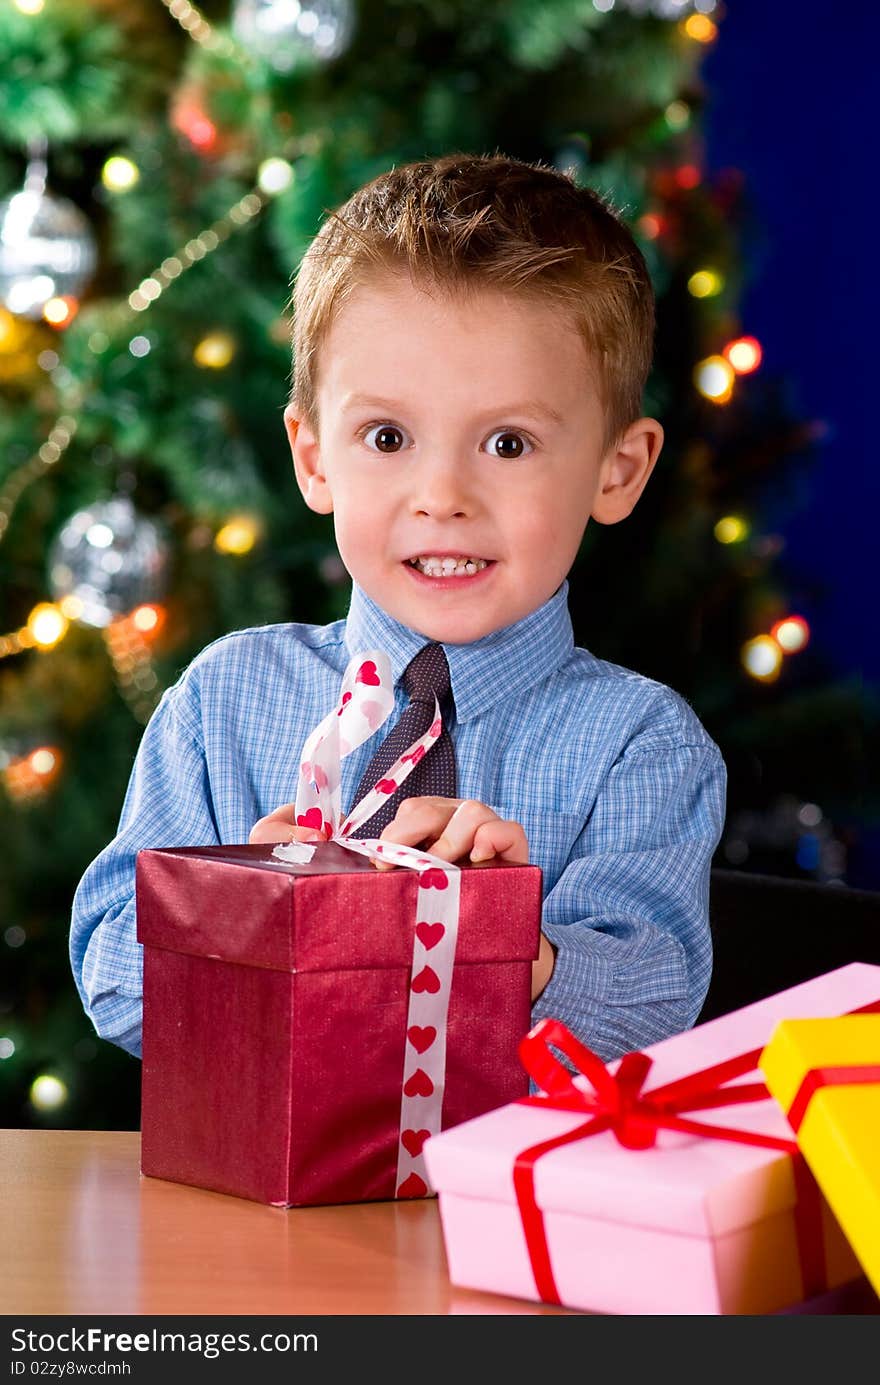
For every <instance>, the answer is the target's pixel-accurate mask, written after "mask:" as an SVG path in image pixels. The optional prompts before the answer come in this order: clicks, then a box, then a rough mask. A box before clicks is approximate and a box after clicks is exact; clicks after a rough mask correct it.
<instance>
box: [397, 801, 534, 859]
mask: <svg viewBox="0 0 880 1385" xmlns="http://www.w3.org/2000/svg"><path fill="white" fill-rule="evenodd" d="M379 840H380V841H383V842H395V843H396V844H397V845H398V846H420V847H422V849H423V850H424V851H430V853H431V855H432V856H439V857H440V859H441V860H442V861H463V860H470V861H473V862H474V864H477V863H479V862H481V861H491V860H493V859H494V858H495V857H496V856H497V857H498V858H499V860H502V861H512V862H515V863H518V864H520V865H526V864H527V863H528V859H529V844H528V842H527V841H526V834H525V832H524V831H523V829H522V828H521V827H520V825H519V823H518V822H507V821H505V819H504V818H500V817H499V816H498V814H497V813H493V812H492V809H491V808H487V807H486V805H485V803H478V802H477V801H476V799H474V798H429V797H425V798H405V799H404V800H403V802H402V803H401V805H400V807H399V808H398V810H397V816H396V817H394V818H392V820H391V821H390V822H389V824H388V826H387V827H386V828H385V831H384V832H383V833H382V835H381V837H380V838H379ZM376 864H377V866H378V869H379V870H390V869H393V867H392V866H390V865H388V864H386V863H384V862H377V863H376Z"/></svg>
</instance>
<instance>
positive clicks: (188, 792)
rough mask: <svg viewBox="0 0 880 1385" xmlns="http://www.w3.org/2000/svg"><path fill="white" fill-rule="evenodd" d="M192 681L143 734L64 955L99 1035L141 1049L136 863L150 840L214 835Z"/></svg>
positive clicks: (171, 696)
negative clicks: (113, 826)
mask: <svg viewBox="0 0 880 1385" xmlns="http://www.w3.org/2000/svg"><path fill="white" fill-rule="evenodd" d="M191 682H192V680H191V678H190V677H189V676H188V675H184V677H183V679H181V681H180V682H179V683H177V684H176V685H175V686H174V687H173V688H171V689H169V690H168V692H166V693H165V695H164V697H163V698H162V701H161V702H160V704H159V706H158V707H157V709H156V711H155V713H154V714H153V717H152V719H151V720H150V723H149V725H148V726H147V729H146V731H145V732H144V735H143V739H142V741H141V745H140V749H139V750H138V754H137V758H136V760H135V763H134V768H133V770H132V774H131V779H130V781H129V785H128V791H127V793H126V796H125V802H124V804H123V808H122V816H121V818H120V822H119V830H118V832H117V834H116V836H115V837H114V839H113V841H112V842H111V843H110V844H109V846H107V847H105V849H104V850H103V851H102V852H101V854H100V855H99V856H97V857H96V859H95V860H94V861H93V862H92V864H91V865H90V866H89V868H88V870H87V871H86V873H85V875H84V876H83V878H82V880H81V881H80V883H79V886H78V888H77V891H76V894H75V896H74V901H73V912H72V919H71V929H70V961H71V966H72V968H73V975H74V980H75V982H76V986H77V989H78V991H79V994H80V998H81V999H82V1002H83V1005H84V1007H85V1010H86V1013H87V1014H88V1016H89V1018H90V1019H91V1021H92V1023H93V1024H94V1026H95V1029H96V1031H97V1032H98V1034H99V1035H100V1036H101V1037H102V1038H104V1039H109V1040H110V1042H111V1043H114V1044H118V1045H119V1046H120V1048H124V1049H126V1050H127V1051H128V1052H129V1053H132V1054H134V1055H135V1056H136V1057H140V1056H141V1015H142V995H143V947H142V945H141V944H140V943H139V942H138V941H137V929H136V920H135V861H136V857H137V853H138V851H141V850H143V849H144V848H151V847H153V848H154V847H166V846H206V845H214V844H216V843H217V842H218V841H219V837H218V833H217V826H216V823H215V820H214V814H213V809H212V804H211V794H210V786H209V782H208V774H207V768H206V763H205V756H204V751H203V748H202V745H201V740H200V736H199V716H198V712H197V711H196V710H195V708H194V707H193V706H192V705H191V703H192V700H193V695H192V691H191Z"/></svg>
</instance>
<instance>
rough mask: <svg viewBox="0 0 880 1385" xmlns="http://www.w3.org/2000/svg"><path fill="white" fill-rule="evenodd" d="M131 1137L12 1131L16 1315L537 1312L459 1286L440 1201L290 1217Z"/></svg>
mask: <svg viewBox="0 0 880 1385" xmlns="http://www.w3.org/2000/svg"><path fill="white" fill-rule="evenodd" d="M139 1166H140V1135H139V1134H138V1133H137V1132H129V1131H94V1130H0V1285H2V1286H3V1288H2V1300H3V1307H2V1312H3V1313H5V1314H12V1313H41V1314H48V1313H57V1314H83V1313H101V1314H107V1313H143V1314H165V1313H169V1314H181V1313H211V1314H221V1313H222V1314H235V1313H240V1314H264V1313H275V1314H290V1315H299V1314H303V1315H305V1314H310V1313H323V1314H332V1313H340V1314H348V1313H356V1314H377V1315H378V1314H502V1313H503V1314H531V1313H562V1312H564V1310H562V1309H554V1308H549V1307H543V1306H542V1305H540V1304H530V1303H524V1302H520V1301H518V1300H516V1299H509V1298H501V1297H496V1296H494V1295H490V1294H479V1293H472V1292H469V1291H466V1290H459V1289H455V1288H454V1287H453V1286H452V1285H451V1284H450V1283H449V1278H448V1275H447V1272H446V1260H445V1256H444V1251H443V1238H442V1235H441V1231H440V1219H439V1215H438V1211H437V1203H436V1201H435V1200H434V1199H431V1200H429V1201H425V1202H405V1203H395V1202H381V1203H379V1202H374V1203H365V1204H362V1205H360V1206H347V1207H304V1208H297V1209H293V1210H287V1211H285V1210H282V1209H279V1208H275V1207H263V1206H261V1205H260V1204H258V1203H255V1202H245V1201H243V1200H242V1199H241V1198H235V1197H224V1196H222V1195H221V1194H219V1193H209V1192H204V1191H202V1190H200V1189H198V1188H187V1187H184V1186H183V1185H182V1184H178V1183H166V1182H163V1181H162V1180H160V1179H155V1178H144V1177H142V1176H141V1174H140V1167H139Z"/></svg>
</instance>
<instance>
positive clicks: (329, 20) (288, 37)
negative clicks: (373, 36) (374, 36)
mask: <svg viewBox="0 0 880 1385" xmlns="http://www.w3.org/2000/svg"><path fill="white" fill-rule="evenodd" d="M353 30H354V5H353V3H352V0H235V4H234V6H233V11H232V32H233V33H234V34H235V36H236V38H237V39H238V41H239V43H240V44H241V45H242V47H243V48H246V49H247V50H248V52H249V53H253V54H254V55H255V56H256V57H259V58H263V59H264V60H265V61H266V62H267V63H268V64H269V65H270V67H274V68H275V71H276V72H293V71H294V70H295V69H296V68H298V67H301V66H305V65H307V64H309V63H314V62H315V61H318V62H331V61H332V60H333V59H334V58H338V57H339V56H340V54H341V53H344V52H345V50H346V49H347V48H348V45H349V43H350V42H351V36H352V32H353Z"/></svg>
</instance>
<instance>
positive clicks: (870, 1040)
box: [760, 1015, 880, 1291]
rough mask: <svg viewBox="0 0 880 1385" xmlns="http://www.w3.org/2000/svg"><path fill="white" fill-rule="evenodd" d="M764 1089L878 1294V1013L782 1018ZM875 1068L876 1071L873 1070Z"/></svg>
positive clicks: (765, 1066) (764, 1059) (768, 1055)
mask: <svg viewBox="0 0 880 1385" xmlns="http://www.w3.org/2000/svg"><path fill="white" fill-rule="evenodd" d="M760 1066H761V1069H762V1071H763V1073H764V1076H765V1078H766V1080H767V1086H768V1087H769V1089H770V1091H771V1092H772V1094H773V1096H774V1097H775V1098H776V1100H777V1101H778V1102H779V1104H780V1106H781V1107H782V1109H783V1110H784V1111H785V1112H786V1113H787V1114H789V1116H790V1117H791V1116H794V1121H793V1124H795V1125H796V1126H797V1142H798V1145H799V1146H800V1148H801V1150H802V1151H803V1154H804V1157H805V1159H806V1161H807V1163H808V1164H809V1166H810V1168H811V1169H812V1171H813V1174H814V1176H815V1178H816V1181H817V1182H818V1184H819V1186H820V1187H821V1189H822V1191H823V1193H824V1194H825V1197H826V1199H827V1201H828V1203H829V1205H830V1207H831V1209H832V1211H833V1212H834V1215H835V1216H836V1218H837V1220H838V1222H839V1223H840V1226H841V1228H842V1230H843V1231H844V1233H845V1235H846V1237H847V1239H848V1241H849V1243H850V1245H851V1246H852V1248H853V1250H854V1251H855V1253H856V1255H857V1256H858V1258H859V1260H860V1261H861V1264H862V1266H863V1267H864V1270H865V1273H866V1274H867V1276H868V1278H869V1279H870V1281H871V1283H872V1284H873V1286H874V1288H875V1289H876V1290H878V1291H880V1081H873V1080H870V1079H871V1078H872V1077H874V1078H876V1077H877V1076H878V1074H880V1015H843V1016H841V1017H840V1018H839V1019H818V1020H783V1021H782V1022H781V1023H780V1024H779V1025H778V1026H777V1028H776V1030H775V1031H774V1033H773V1036H772V1038H771V1040H770V1042H769V1043H768V1045H767V1047H766V1048H765V1049H764V1052H763V1053H762V1055H761V1059H760ZM872 1070H873V1071H872Z"/></svg>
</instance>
